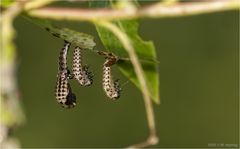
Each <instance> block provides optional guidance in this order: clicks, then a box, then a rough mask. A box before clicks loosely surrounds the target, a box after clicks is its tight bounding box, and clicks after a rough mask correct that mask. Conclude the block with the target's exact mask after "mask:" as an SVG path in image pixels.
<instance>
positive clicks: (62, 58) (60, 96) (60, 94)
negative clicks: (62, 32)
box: [55, 41, 76, 108]
mask: <svg viewBox="0 0 240 149" xmlns="http://www.w3.org/2000/svg"><path fill="white" fill-rule="evenodd" d="M69 47H70V43H69V42H67V41H65V43H64V47H63V48H62V49H61V51H60V55H59V66H58V74H57V82H56V89H55V96H56V99H57V102H58V103H60V104H61V105H62V106H63V107H64V108H72V107H75V105H76V96H75V94H74V93H73V92H72V89H71V86H70V84H69V82H68V80H69V78H70V71H69V70H68V67H67V53H68V50H69Z"/></svg>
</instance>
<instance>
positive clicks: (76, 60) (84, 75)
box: [72, 46, 93, 86]
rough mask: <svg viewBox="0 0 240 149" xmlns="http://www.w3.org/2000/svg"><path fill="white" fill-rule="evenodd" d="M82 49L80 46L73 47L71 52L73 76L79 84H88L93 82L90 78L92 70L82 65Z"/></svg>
mask: <svg viewBox="0 0 240 149" xmlns="http://www.w3.org/2000/svg"><path fill="white" fill-rule="evenodd" d="M81 51H82V49H80V47H78V46H77V47H75V49H74V52H73V64H72V70H73V75H74V78H75V79H76V80H77V81H78V82H79V84H81V85H82V86H89V85H91V84H92V83H93V80H92V77H93V75H92V72H90V71H89V70H88V67H87V66H86V65H84V66H83V65H82V55H81V54H82V53H81Z"/></svg>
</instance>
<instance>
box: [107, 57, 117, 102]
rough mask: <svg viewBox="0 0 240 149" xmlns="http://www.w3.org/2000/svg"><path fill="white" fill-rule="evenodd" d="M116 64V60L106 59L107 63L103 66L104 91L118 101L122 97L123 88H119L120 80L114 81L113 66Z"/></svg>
mask: <svg viewBox="0 0 240 149" xmlns="http://www.w3.org/2000/svg"><path fill="white" fill-rule="evenodd" d="M115 62H116V59H113V58H106V61H105V63H104V64H103V90H104V91H105V93H106V95H107V96H108V97H109V98H111V99H113V100H116V99H118V98H119V97H120V91H121V88H120V86H119V82H118V81H119V80H118V79H117V80H113V79H112V72H111V66H112V65H113V64H114V63H115Z"/></svg>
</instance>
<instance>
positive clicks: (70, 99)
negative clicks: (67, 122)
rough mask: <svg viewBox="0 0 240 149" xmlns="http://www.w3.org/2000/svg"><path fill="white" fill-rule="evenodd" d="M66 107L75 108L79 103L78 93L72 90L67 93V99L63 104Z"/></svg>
mask: <svg viewBox="0 0 240 149" xmlns="http://www.w3.org/2000/svg"><path fill="white" fill-rule="evenodd" d="M62 105H63V107H64V108H73V107H75V106H76V105H77V102H76V95H75V94H74V93H72V92H69V94H68V95H67V100H66V102H65V103H64V104H62Z"/></svg>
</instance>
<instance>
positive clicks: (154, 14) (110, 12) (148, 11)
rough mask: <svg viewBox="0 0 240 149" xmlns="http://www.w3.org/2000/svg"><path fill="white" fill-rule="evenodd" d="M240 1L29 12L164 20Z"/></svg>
mask: <svg viewBox="0 0 240 149" xmlns="http://www.w3.org/2000/svg"><path fill="white" fill-rule="evenodd" d="M239 7H240V2H239V1H238V0H228V1H226V0H219V1H209V2H187V3H183V4H182V3H171V4H167V3H160V2H158V3H155V4H153V5H150V6H147V7H142V8H139V9H136V8H135V7H127V8H122V9H106V8H103V9H79V8H77V9H76V8H56V7H45V8H38V9H33V10H31V11H28V14H29V15H31V16H35V17H40V18H49V19H55V20H80V21H96V20H119V19H133V18H142V17H147V18H162V17H176V16H187V15H196V14H202V13H210V12H217V11H224V10H231V9H238V8H239Z"/></svg>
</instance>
